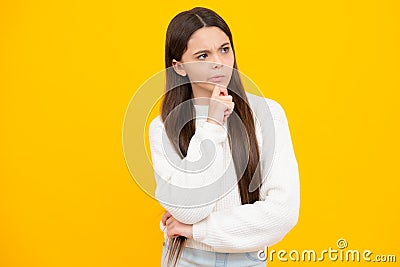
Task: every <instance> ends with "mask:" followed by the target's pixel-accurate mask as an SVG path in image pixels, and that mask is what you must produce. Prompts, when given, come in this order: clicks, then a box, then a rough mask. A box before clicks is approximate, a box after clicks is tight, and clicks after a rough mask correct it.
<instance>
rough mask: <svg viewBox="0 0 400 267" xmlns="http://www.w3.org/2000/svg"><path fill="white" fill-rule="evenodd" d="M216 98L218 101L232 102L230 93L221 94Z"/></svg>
mask: <svg viewBox="0 0 400 267" xmlns="http://www.w3.org/2000/svg"><path fill="white" fill-rule="evenodd" d="M217 99H218V100H220V101H229V102H232V96H231V95H221V96H219V97H218V98H217Z"/></svg>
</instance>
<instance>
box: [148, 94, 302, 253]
mask: <svg viewBox="0 0 400 267" xmlns="http://www.w3.org/2000/svg"><path fill="white" fill-rule="evenodd" d="M246 94H247V97H248V100H249V103H250V107H251V108H252V110H253V113H254V116H255V123H256V136H257V141H258V145H259V148H260V153H261V158H260V168H261V173H262V179H263V184H262V187H261V190H260V194H261V200H260V201H257V202H255V203H253V204H246V205H241V201H240V193H239V188H238V185H237V182H236V181H237V175H236V171H235V170H234V166H233V165H232V164H233V159H232V154H231V151H230V149H229V143H228V137H227V128H226V123H225V125H224V126H220V125H215V124H211V123H208V122H206V118H207V114H208V106H199V105H195V109H196V132H195V134H194V135H193V137H192V139H191V141H190V144H189V147H188V153H187V156H186V158H184V159H183V160H182V159H180V157H179V156H178V154H177V153H176V151H175V150H174V148H173V146H172V145H171V143H170V142H169V140H168V138H166V133H165V129H164V125H163V123H162V121H161V117H160V116H158V117H156V118H155V119H154V120H153V121H152V122H151V124H150V129H149V139H150V150H151V155H152V160H153V167H154V173H155V179H156V183H157V187H156V198H157V200H159V202H160V204H161V205H162V206H163V207H164V208H165V209H166V210H168V211H169V212H170V213H171V214H172V216H174V218H176V219H177V220H179V221H180V222H182V223H187V224H193V239H188V240H187V243H186V244H187V246H188V247H192V248H196V249H202V250H207V251H214V252H232V253H234V252H250V251H257V250H259V249H264V247H265V246H271V245H273V244H276V243H277V242H279V241H280V240H281V239H282V238H283V237H284V236H285V235H286V234H287V233H288V232H289V231H290V230H291V229H292V228H293V227H294V226H295V225H296V223H297V221H298V216H299V208H300V189H299V172H298V165H297V160H296V157H295V154H294V149H293V144H292V140H291V135H290V130H289V126H288V122H287V118H286V114H285V112H284V110H283V108H282V106H281V105H280V104H279V103H278V102H276V101H275V100H272V99H269V98H264V97H259V96H256V95H254V94H251V93H248V92H246ZM210 141H211V142H210ZM199 159H208V160H209V161H210V160H211V159H212V161H211V163H210V162H208V161H206V162H202V161H201V160H199ZM193 162H195V163H196V164H197V163H198V165H193ZM203 163H204V164H205V165H204V164H203ZM200 165H201V166H202V168H203V167H204V166H206V167H207V168H204V170H203V169H201V171H200V172H196V171H193V172H187V171H185V170H188V169H190V170H192V169H193V168H194V169H196V168H197V167H198V166H200ZM199 168H200V167H199ZM221 177H222V178H221ZM207 186H208V187H207ZM202 187H203V188H202ZM199 188H200V190H197V189H199ZM204 188H205V189H206V190H204ZM196 190H197V191H196ZM160 229H161V230H164V238H165V239H167V234H166V232H167V231H166V228H165V226H163V225H162V222H161V221H160Z"/></svg>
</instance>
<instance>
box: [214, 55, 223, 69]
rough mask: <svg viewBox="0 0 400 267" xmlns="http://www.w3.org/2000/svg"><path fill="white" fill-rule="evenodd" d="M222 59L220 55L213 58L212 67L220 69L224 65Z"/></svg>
mask: <svg viewBox="0 0 400 267" xmlns="http://www.w3.org/2000/svg"><path fill="white" fill-rule="evenodd" d="M222 65H223V64H222V60H221V58H220V57H219V56H218V55H215V56H214V58H213V60H212V68H213V69H218V68H221V67H222Z"/></svg>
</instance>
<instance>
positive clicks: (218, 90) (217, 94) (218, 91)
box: [211, 84, 222, 97]
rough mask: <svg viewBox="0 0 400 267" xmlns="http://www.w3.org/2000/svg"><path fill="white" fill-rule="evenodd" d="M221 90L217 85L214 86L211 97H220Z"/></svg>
mask: <svg viewBox="0 0 400 267" xmlns="http://www.w3.org/2000/svg"><path fill="white" fill-rule="evenodd" d="M221 88H222V87H220V86H218V85H217V84H216V85H214V90H213V91H212V94H211V97H217V96H219V95H220V93H221Z"/></svg>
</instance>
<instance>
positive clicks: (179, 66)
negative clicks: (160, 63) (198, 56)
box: [172, 59, 187, 76]
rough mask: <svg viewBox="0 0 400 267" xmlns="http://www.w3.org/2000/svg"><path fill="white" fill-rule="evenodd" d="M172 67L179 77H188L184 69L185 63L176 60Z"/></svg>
mask: <svg viewBox="0 0 400 267" xmlns="http://www.w3.org/2000/svg"><path fill="white" fill-rule="evenodd" d="M172 66H173V67H174V70H175V72H176V73H177V74H178V75H181V76H186V75H187V73H186V71H185V69H184V68H183V63H180V62H179V61H176V60H175V59H173V60H172Z"/></svg>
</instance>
